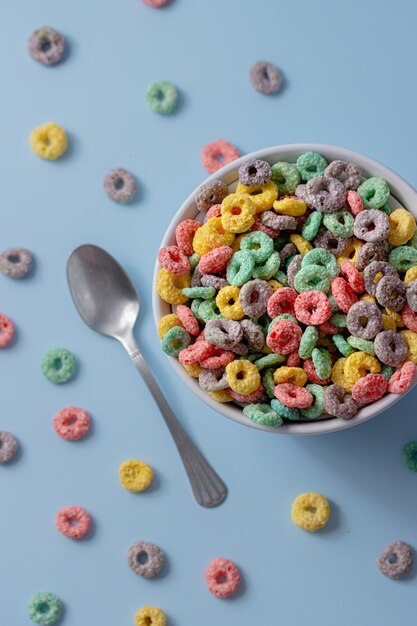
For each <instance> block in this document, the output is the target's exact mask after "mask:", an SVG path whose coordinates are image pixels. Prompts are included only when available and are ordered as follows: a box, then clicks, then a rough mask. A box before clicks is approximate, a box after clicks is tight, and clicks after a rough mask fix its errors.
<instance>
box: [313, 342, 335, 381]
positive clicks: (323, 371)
mask: <svg viewBox="0 0 417 626" xmlns="http://www.w3.org/2000/svg"><path fill="white" fill-rule="evenodd" d="M311 358H312V360H313V365H314V369H315V370H316V373H317V376H318V377H319V378H320V380H326V379H327V378H329V376H330V375H331V373H332V360H331V358H330V354H329V352H328V350H326V349H325V348H314V350H313V352H312V353H311Z"/></svg>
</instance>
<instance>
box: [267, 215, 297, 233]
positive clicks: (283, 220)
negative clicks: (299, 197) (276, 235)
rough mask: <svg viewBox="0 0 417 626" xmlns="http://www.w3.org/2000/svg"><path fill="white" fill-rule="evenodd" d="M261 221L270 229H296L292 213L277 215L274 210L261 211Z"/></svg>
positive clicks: (295, 221)
mask: <svg viewBox="0 0 417 626" xmlns="http://www.w3.org/2000/svg"><path fill="white" fill-rule="evenodd" d="M261 223H262V224H264V225H265V226H268V228H272V230H296V229H297V224H298V222H297V220H296V218H295V217H293V216H292V215H277V214H276V213H274V211H265V212H264V213H261Z"/></svg>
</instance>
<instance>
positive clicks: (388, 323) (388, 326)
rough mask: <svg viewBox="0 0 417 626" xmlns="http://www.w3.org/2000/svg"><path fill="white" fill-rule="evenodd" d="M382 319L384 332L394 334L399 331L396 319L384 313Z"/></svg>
mask: <svg viewBox="0 0 417 626" xmlns="http://www.w3.org/2000/svg"><path fill="white" fill-rule="evenodd" d="M381 318H382V328H383V330H393V331H394V332H396V331H397V324H396V322H395V319H394V318H393V317H391V315H386V314H385V313H382V315H381Z"/></svg>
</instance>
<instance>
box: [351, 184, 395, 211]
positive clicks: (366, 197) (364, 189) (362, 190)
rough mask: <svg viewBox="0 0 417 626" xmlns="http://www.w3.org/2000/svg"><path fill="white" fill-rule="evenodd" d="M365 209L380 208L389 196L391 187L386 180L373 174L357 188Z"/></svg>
mask: <svg viewBox="0 0 417 626" xmlns="http://www.w3.org/2000/svg"><path fill="white" fill-rule="evenodd" d="M357 192H358V194H359V195H360V197H361V200H362V202H363V206H364V207H365V209H380V208H381V207H382V206H384V204H385V203H386V202H387V200H388V198H389V194H390V191H389V187H388V184H387V183H386V181H385V180H383V179H382V178H378V177H376V176H373V177H372V178H368V179H367V180H365V181H364V182H363V183H362V184H361V185H359V187H358V188H357Z"/></svg>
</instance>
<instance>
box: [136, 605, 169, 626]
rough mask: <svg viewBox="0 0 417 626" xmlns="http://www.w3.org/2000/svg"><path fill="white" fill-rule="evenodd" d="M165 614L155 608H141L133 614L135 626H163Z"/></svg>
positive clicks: (165, 620)
mask: <svg viewBox="0 0 417 626" xmlns="http://www.w3.org/2000/svg"><path fill="white" fill-rule="evenodd" d="M166 622H167V619H166V617H165V613H164V612H163V611H162V610H161V609H159V608H158V607H155V606H143V607H142V608H141V609H139V611H137V612H136V614H135V626H165V624H166Z"/></svg>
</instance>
